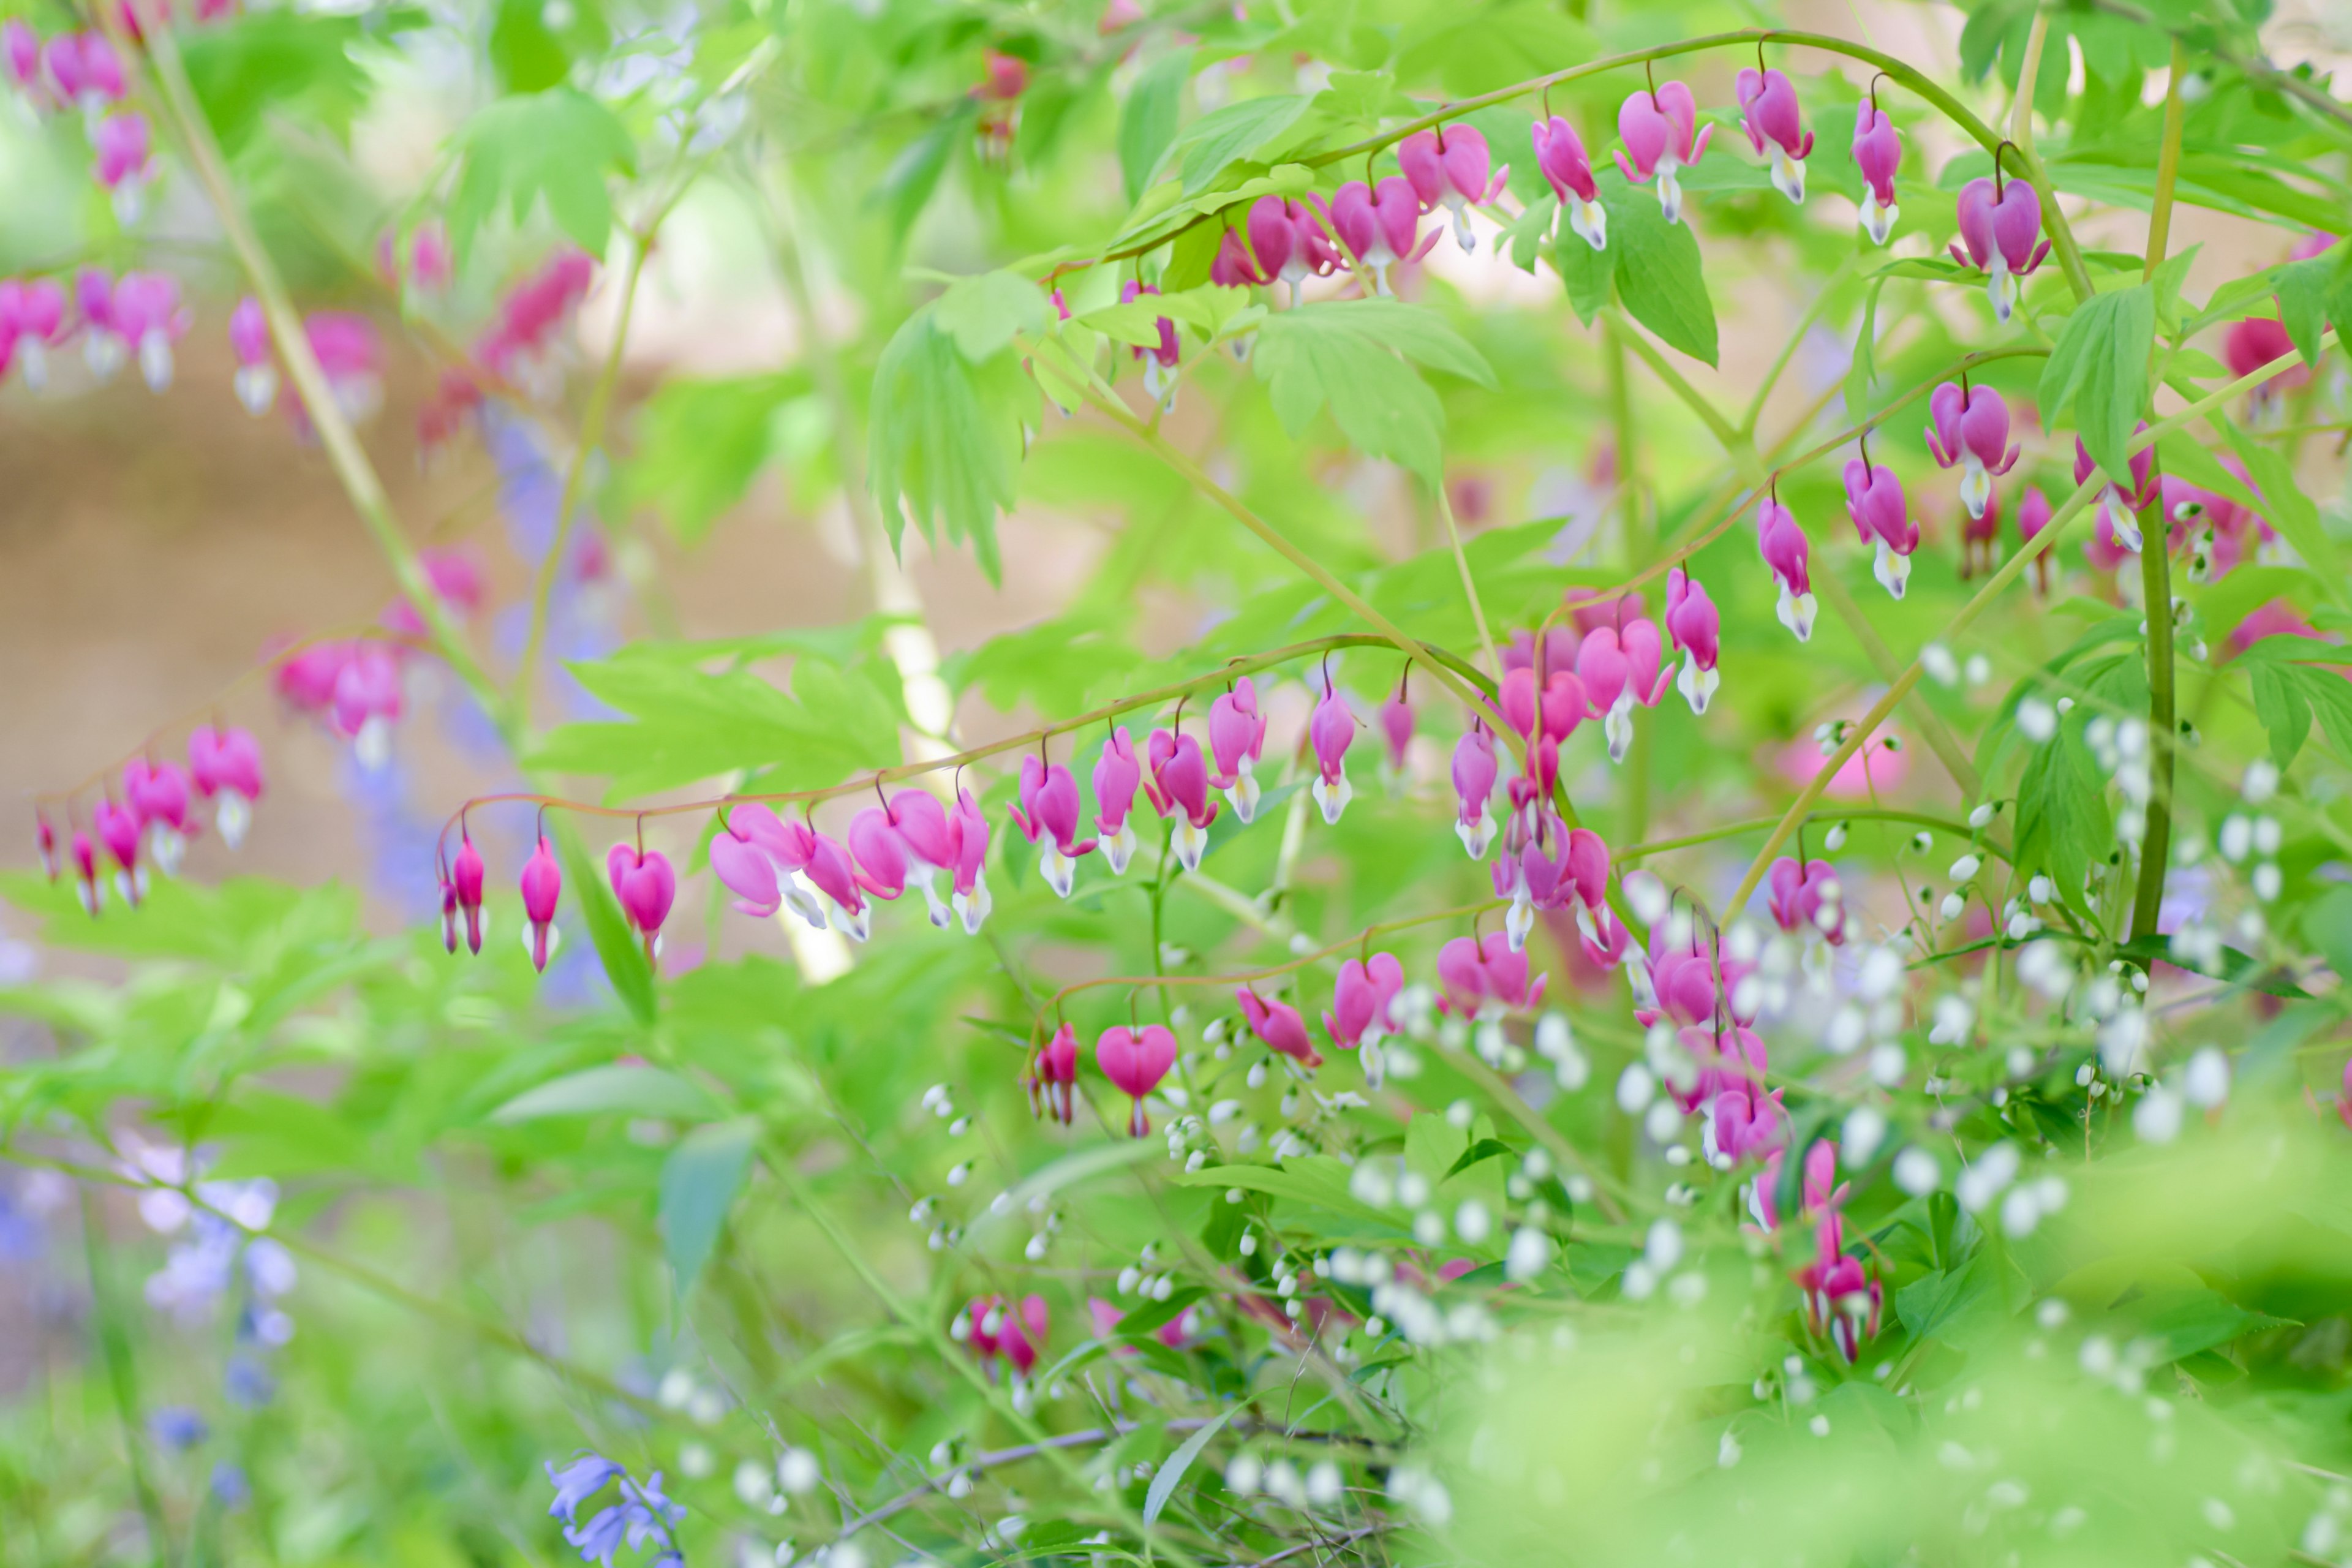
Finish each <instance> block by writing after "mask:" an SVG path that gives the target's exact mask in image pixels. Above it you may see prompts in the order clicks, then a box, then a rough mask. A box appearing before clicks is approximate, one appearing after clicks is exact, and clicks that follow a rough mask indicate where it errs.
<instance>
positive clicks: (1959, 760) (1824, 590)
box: [1813, 572, 1984, 801]
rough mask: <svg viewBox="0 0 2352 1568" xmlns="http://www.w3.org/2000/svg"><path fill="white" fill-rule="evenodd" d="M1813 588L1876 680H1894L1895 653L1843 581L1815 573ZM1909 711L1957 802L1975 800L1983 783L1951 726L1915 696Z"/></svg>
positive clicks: (1895, 667)
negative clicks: (1858, 647)
mask: <svg viewBox="0 0 2352 1568" xmlns="http://www.w3.org/2000/svg"><path fill="white" fill-rule="evenodd" d="M1813 587H1814V588H1815V589H1816V590H1817V591H1818V592H1819V593H1820V595H1821V597H1822V603H1823V604H1825V605H1829V607H1830V613H1831V614H1832V615H1834V616H1837V618H1838V619H1839V620H1840V621H1843V623H1844V624H1845V628H1846V630H1847V631H1848V632H1850V633H1851V634H1853V640H1854V641H1855V642H1856V643H1858V644H1860V645H1861V647H1862V652H1863V657H1864V658H1867V659H1869V660H1870V668H1873V669H1874V670H1876V671H1877V672H1878V678H1879V679H1881V680H1892V679H1895V676H1896V674H1897V673H1899V672H1900V671H1901V669H1902V668H1903V667H1902V666H1901V665H1899V664H1897V663H1896V662H1895V652H1894V650H1893V649H1892V648H1889V647H1887V646H1886V639H1885V638H1884V637H1880V636H1879V635H1878V628H1877V627H1876V626H1872V625H1871V624H1870V621H1869V619H1868V617H1866V616H1864V615H1863V613H1862V606H1861V605H1857V604H1855V603H1854V602H1853V595H1852V594H1850V593H1848V592H1847V591H1846V586H1845V580H1844V579H1843V578H1842V577H1840V576H1839V575H1838V574H1836V573H1834V572H1821V573H1816V574H1814V576H1813ZM1909 707H1910V710H1911V721H1912V722H1913V723H1915V724H1916V725H1918V726H1919V734H1920V736H1921V738H1922V739H1924V740H1925V741H1926V742H1927V749H1928V750H1929V751H1931V752H1935V753H1936V760H1937V762H1939V763H1943V764H1944V771H1945V772H1946V773H1949V774H1951V775H1952V782H1953V783H1954V784H1958V785H1959V786H1960V798H1961V799H1963V800H1970V801H1972V800H1974V799H1976V798H1977V796H1978V795H1979V794H1980V793H1982V791H1983V789H1984V781H1983V780H1982V779H1980V778H1979V777H1978V776H1977V770H1976V767H1975V764H1973V763H1970V762H1969V756H1968V753H1967V752H1964V751H1962V750H1960V742H1958V739H1956V738H1955V737H1954V736H1953V734H1952V731H1951V726H1949V725H1948V724H1946V723H1945V722H1944V720H1943V716H1942V715H1941V714H1939V713H1937V711H1936V710H1934V709H1933V708H1931V707H1929V706H1928V705H1927V699H1926V698H1924V697H1921V696H1919V695H1918V694H1916V693H1914V694H1913V695H1912V697H1911V698H1910V700H1909Z"/></svg>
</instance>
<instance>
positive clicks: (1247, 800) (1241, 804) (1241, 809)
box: [1225, 757, 1258, 826]
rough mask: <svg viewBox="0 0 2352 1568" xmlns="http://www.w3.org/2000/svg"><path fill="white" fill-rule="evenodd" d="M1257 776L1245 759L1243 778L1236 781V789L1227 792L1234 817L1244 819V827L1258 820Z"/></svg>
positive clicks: (1242, 770)
mask: <svg viewBox="0 0 2352 1568" xmlns="http://www.w3.org/2000/svg"><path fill="white" fill-rule="evenodd" d="M1257 797H1258V787H1257V775H1256V774H1255V773H1252V772H1251V771H1250V763H1249V759H1248V758H1247V757H1244V758H1243V759H1242V765H1241V776H1240V777H1239V778H1236V779H1235V780H1234V787H1233V788H1231V789H1229V790H1227V791H1226V792H1225V798H1226V799H1227V800H1229V801H1231V802H1232V803H1233V807H1234V816H1238V817H1240V818H1241V819H1242V823H1243V825H1244V826H1247V825H1249V824H1250V823H1251V822H1254V821H1255V820H1256V818H1257Z"/></svg>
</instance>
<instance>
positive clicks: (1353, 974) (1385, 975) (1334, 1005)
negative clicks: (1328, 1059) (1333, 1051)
mask: <svg viewBox="0 0 2352 1568" xmlns="http://www.w3.org/2000/svg"><path fill="white" fill-rule="evenodd" d="M1403 990H1404V965H1402V963H1398V962H1397V960H1396V955H1395V954H1394V953H1388V952H1376V953H1374V954H1372V955H1371V957H1370V958H1369V959H1358V958H1351V959H1349V960H1348V962H1347V963H1343V964H1341V965H1340V966H1339V980H1338V982H1337V983H1336V984H1334V985H1333V986H1332V988H1331V1009H1330V1011H1328V1012H1327V1013H1325V1014H1324V1015H1323V1027H1324V1029H1325V1030H1326V1031H1327V1032H1328V1033H1329V1035H1330V1037H1331V1043H1332V1044H1333V1045H1335V1046H1337V1047H1339V1048H1340V1049H1341V1050H1343V1051H1352V1050H1356V1049H1358V1048H1359V1047H1365V1046H1374V1047H1376V1046H1378V1045H1379V1044H1380V1042H1381V1038H1382V1037H1384V1036H1387V1035H1391V1034H1393V1033H1395V1032H1396V1030H1397V1027H1398V1024H1397V1018H1396V1013H1395V1006H1396V999H1397V997H1398V995H1399V994H1401V993H1402V991H1403ZM1365 1070H1366V1072H1367V1073H1370V1072H1371V1071H1372V1070H1373V1069H1372V1068H1371V1067H1370V1065H1367V1067H1366V1068H1365Z"/></svg>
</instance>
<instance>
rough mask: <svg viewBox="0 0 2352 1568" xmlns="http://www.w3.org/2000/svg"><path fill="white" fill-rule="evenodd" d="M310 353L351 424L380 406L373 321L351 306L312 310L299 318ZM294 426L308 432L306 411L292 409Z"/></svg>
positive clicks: (379, 360) (379, 349) (378, 343)
mask: <svg viewBox="0 0 2352 1568" xmlns="http://www.w3.org/2000/svg"><path fill="white" fill-rule="evenodd" d="M302 332H303V335H304V336H305V337H307V338H309V339H310V353H311V355H312V357H314V358H315V359H317V360H318V362H319V368H320V370H322V371H325V372H326V373H327V390H328V391H329V392H331V393H332V394H333V395H334V399H335V406H336V407H337V408H338V409H340V410H341V413H342V416H343V417H344V418H346V419H348V420H350V421H351V422H352V424H354V425H358V424H363V423H365V422H366V421H367V420H369V419H372V418H373V417H374V416H375V413H376V410H378V409H379V408H381V407H383V342H382V340H381V339H380V338H379V337H378V336H377V334H376V330H375V323H374V322H373V321H369V320H368V319H367V318H366V317H365V316H362V315H360V314H358V313H356V312H354V311H351V310H313V311H312V312H311V313H310V315H308V316H306V317H304V318H303V320H302ZM294 414H295V419H296V425H297V427H298V428H299V429H301V430H303V431H304V432H306V433H307V432H308V431H309V429H310V415H309V413H308V412H307V411H306V410H304V409H303V408H302V407H301V406H300V405H296V406H295V409H294Z"/></svg>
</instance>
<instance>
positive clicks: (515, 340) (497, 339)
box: [474, 247, 596, 395]
mask: <svg viewBox="0 0 2352 1568" xmlns="http://www.w3.org/2000/svg"><path fill="white" fill-rule="evenodd" d="M595 276H596V264H595V262H594V261H593V260H591V259H590V258H589V257H588V255H587V253H586V252H584V251H581V250H577V249H573V248H572V247H565V248H563V249H562V250H559V251H557V252H556V253H555V254H554V255H552V256H551V257H549V258H548V259H547V260H546V261H545V262H544V263H543V264H542V265H541V267H540V268H539V270H538V271H536V272H533V273H532V274H530V276H529V277H527V278H525V279H523V280H522V281H521V282H520V283H518V284H517V285H515V287H514V288H513V289H511V290H510V291H509V293H508V294H507V296H506V298H505V299H504V300H501V301H500V302H499V309H498V313H497V315H496V316H495V317H493V318H492V321H491V324H490V327H489V330H488V331H486V332H484V333H483V334H482V336H481V337H480V338H479V339H478V340H476V342H475V344H474V357H475V358H476V359H477V360H478V361H480V362H481V363H482V364H483V365H484V366H486V367H487V368H488V370H490V371H491V372H492V373H493V374H497V375H499V376H503V377H505V378H506V379H507V380H509V381H511V382H513V383H515V384H517V385H519V386H521V387H523V388H525V389H526V390H528V391H530V392H531V393H533V394H534V395H541V394H543V395H552V394H553V393H554V392H555V391H556V390H557V389H558V388H559V387H560V386H561V384H562V379H561V378H562V364H561V358H562V346H563V345H562V338H563V336H564V334H565V332H566V331H567V330H568V329H569V328H570V326H571V324H572V320H573V318H574V317H575V316H576V315H577V314H578V313H579V309H580V303H581V301H582V300H585V299H586V298H587V297H588V288H589V285H590V284H592V283H593V282H594V281H595Z"/></svg>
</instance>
